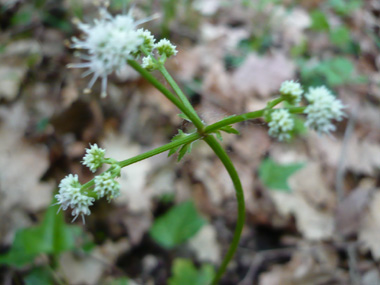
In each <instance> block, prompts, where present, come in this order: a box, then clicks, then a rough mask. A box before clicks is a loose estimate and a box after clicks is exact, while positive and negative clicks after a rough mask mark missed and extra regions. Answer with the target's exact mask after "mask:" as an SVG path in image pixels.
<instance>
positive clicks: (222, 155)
mask: <svg viewBox="0 0 380 285" xmlns="http://www.w3.org/2000/svg"><path fill="white" fill-rule="evenodd" d="M204 140H205V142H206V143H207V144H208V145H209V146H210V147H211V148H212V150H213V151H214V152H215V154H216V155H217V156H218V157H219V159H220V161H221V162H222V163H223V165H224V167H225V168H226V170H227V172H228V174H229V175H230V177H231V179H232V183H233V184H234V187H235V192H236V200H237V204H238V217H237V223H236V228H235V232H234V237H233V239H232V242H231V244H230V247H229V249H228V251H227V254H226V255H225V256H224V259H223V261H222V264H221V265H220V267H219V269H218V272H217V273H216V275H215V277H214V280H213V281H212V284H218V282H219V280H220V279H221V277H222V276H223V274H224V272H225V271H226V269H227V265H228V263H229V262H230V260H231V259H232V257H233V256H234V254H235V252H236V249H237V247H238V244H239V240H240V236H241V233H242V231H243V227H244V222H245V203H244V192H243V187H242V186H241V182H240V178H239V175H238V173H237V171H236V169H235V166H234V165H233V163H232V161H231V159H230V158H229V157H228V155H227V153H226V151H225V150H224V149H223V147H222V146H221V145H220V144H219V142H218V141H217V140H216V138H215V137H213V136H212V135H208V136H206V137H205V138H204Z"/></svg>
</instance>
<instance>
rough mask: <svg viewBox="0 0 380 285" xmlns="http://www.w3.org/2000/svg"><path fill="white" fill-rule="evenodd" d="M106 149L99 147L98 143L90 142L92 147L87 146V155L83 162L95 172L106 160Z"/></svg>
mask: <svg viewBox="0 0 380 285" xmlns="http://www.w3.org/2000/svg"><path fill="white" fill-rule="evenodd" d="M104 154H105V149H102V148H100V147H98V145H97V144H93V145H91V144H90V148H86V155H85V156H84V157H83V161H82V164H83V165H85V166H87V167H88V168H90V170H91V171H92V172H95V171H96V170H97V169H98V168H99V167H101V166H102V165H103V162H104Z"/></svg>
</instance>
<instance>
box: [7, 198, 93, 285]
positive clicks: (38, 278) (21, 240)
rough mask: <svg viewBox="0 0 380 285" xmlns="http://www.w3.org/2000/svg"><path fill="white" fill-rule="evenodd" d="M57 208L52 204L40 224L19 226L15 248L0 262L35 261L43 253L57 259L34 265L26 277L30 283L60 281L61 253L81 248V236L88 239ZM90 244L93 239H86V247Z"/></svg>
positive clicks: (83, 247) (13, 263)
mask: <svg viewBox="0 0 380 285" xmlns="http://www.w3.org/2000/svg"><path fill="white" fill-rule="evenodd" d="M57 210H58V206H57V205H56V206H52V207H49V208H48V209H47V211H46V213H45V215H44V219H43V220H42V223H41V224H40V225H39V226H36V227H31V228H23V229H20V230H18V231H17V232H16V235H15V238H14V241H13V244H12V247H11V249H10V250H9V251H8V252H7V253H6V254H4V255H0V264H4V265H10V266H14V267H17V268H21V267H23V266H25V265H30V264H33V262H34V260H35V259H36V257H38V256H40V255H42V254H46V255H48V256H49V257H50V258H51V259H52V260H53V268H51V267H50V266H48V265H46V266H40V267H35V268H33V270H32V271H31V272H30V273H29V274H28V275H27V276H26V277H25V280H24V281H25V282H26V284H53V283H54V282H53V281H55V282H56V283H57V282H58V283H60V279H57V277H56V276H55V274H54V271H53V269H55V267H56V266H58V263H57V259H58V257H59V255H60V254H61V253H63V252H65V251H68V250H73V249H76V248H78V241H79V240H81V239H82V240H83V241H86V240H88V239H87V237H86V235H85V234H84V232H83V230H82V228H81V227H79V226H73V225H66V223H65V221H64V217H63V214H62V213H58V214H57ZM86 247H87V248H91V243H89V242H88V241H86V242H83V243H82V249H85V248H86ZM44 280H45V281H46V282H45V281H44ZM41 282H45V283H41Z"/></svg>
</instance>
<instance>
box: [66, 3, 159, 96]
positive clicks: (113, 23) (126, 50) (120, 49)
mask: <svg viewBox="0 0 380 285" xmlns="http://www.w3.org/2000/svg"><path fill="white" fill-rule="evenodd" d="M100 12H101V13H100V14H101V17H100V19H98V20H95V21H94V23H93V24H91V25H90V24H85V23H79V24H78V27H79V29H80V30H82V32H83V33H84V35H83V38H82V39H78V38H73V39H72V41H73V44H72V48H76V49H83V50H87V54H86V55H82V56H81V57H82V58H83V59H84V60H86V62H84V63H77V64H70V65H68V67H70V68H88V70H87V71H86V72H84V73H83V77H85V76H88V75H90V74H93V76H92V78H91V80H90V82H89V84H88V88H87V89H86V90H87V91H88V92H89V91H90V89H91V88H92V86H93V85H94V83H95V81H96V80H97V79H98V78H99V77H100V78H101V79H102V92H101V94H102V97H104V96H106V94H107V93H106V89H107V76H108V75H109V74H111V73H112V72H114V71H116V72H120V71H121V70H122V68H124V67H125V65H126V61H127V60H128V59H134V58H136V57H137V56H139V54H140V48H141V47H142V46H143V47H144V49H145V50H147V51H151V50H152V49H153V46H154V37H153V36H152V35H151V33H150V32H149V31H147V30H144V29H138V30H137V29H136V27H137V26H138V25H140V24H142V23H144V22H146V21H148V20H150V19H144V20H140V21H134V19H133V18H132V15H131V13H128V14H125V15H117V16H115V17H113V16H112V15H111V14H109V13H108V12H107V11H106V10H105V9H101V10H100Z"/></svg>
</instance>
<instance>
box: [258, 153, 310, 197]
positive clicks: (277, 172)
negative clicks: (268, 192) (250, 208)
mask: <svg viewBox="0 0 380 285" xmlns="http://www.w3.org/2000/svg"><path fill="white" fill-rule="evenodd" d="M303 167H304V164H303V163H292V164H283V165H282V164H278V163H276V162H275V161H273V160H272V159H270V158H267V159H265V160H263V161H262V162H261V164H260V166H259V177H260V180H261V182H262V183H263V184H264V185H265V186H266V187H268V188H269V189H274V190H281V191H285V192H290V191H291V189H290V187H289V185H288V179H289V177H290V176H292V175H293V174H294V173H295V172H297V171H298V170H300V169H301V168H303Z"/></svg>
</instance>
